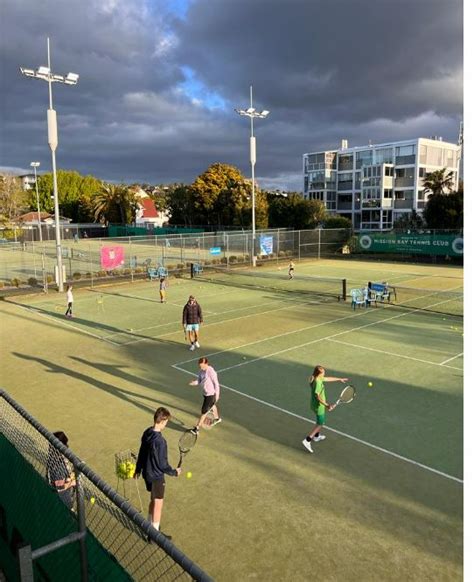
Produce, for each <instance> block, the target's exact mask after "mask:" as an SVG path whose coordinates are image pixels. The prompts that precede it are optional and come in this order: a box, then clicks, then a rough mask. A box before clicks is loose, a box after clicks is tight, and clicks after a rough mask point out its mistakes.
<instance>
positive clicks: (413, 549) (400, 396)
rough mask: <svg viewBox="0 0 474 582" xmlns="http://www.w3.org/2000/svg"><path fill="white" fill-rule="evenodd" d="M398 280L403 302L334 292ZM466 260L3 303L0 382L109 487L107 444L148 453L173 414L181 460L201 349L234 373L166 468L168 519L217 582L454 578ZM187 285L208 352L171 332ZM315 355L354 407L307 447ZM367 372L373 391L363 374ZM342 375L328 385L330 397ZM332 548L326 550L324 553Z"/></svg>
mask: <svg viewBox="0 0 474 582" xmlns="http://www.w3.org/2000/svg"><path fill="white" fill-rule="evenodd" d="M343 279H346V286H347V291H348V292H349V291H350V289H351V288H353V287H358V286H362V285H366V284H367V281H387V282H388V283H389V284H390V285H392V286H393V287H395V289H396V290H397V301H396V303H395V304H394V305H383V304H379V305H378V306H377V307H370V308H368V309H364V308H360V309H359V308H358V309H356V310H352V309H351V305H350V300H348V301H345V302H344V301H341V300H338V296H339V298H340V296H341V290H342V280H343ZM462 293H463V273H462V269H461V268H458V267H439V266H426V265H419V264H417V265H412V264H395V263H381V262H379V263H374V262H369V261H367V262H362V261H359V262H356V261H341V260H321V261H315V262H311V261H307V262H301V263H298V264H297V265H296V275H295V279H294V280H293V281H289V280H288V279H287V274H286V270H285V268H282V269H277V268H275V267H269V268H263V267H262V268H259V270H258V273H257V276H255V275H253V276H251V275H249V274H248V272H247V273H246V272H244V273H241V274H237V273H236V272H235V273H234V272H233V273H230V274H229V273H226V272H225V271H219V272H216V270H213V271H211V270H209V271H207V270H206V269H205V272H204V273H203V276H201V277H197V278H195V279H193V280H191V279H187V278H176V279H171V280H170V285H169V288H168V293H167V294H168V302H167V303H166V304H163V305H162V304H160V303H159V294H158V286H157V284H156V283H151V282H149V281H137V282H135V283H133V284H131V283H129V282H128V283H124V284H121V285H113V286H112V285H111V286H101V287H95V288H94V289H93V290H91V289H78V290H76V291H75V303H74V310H75V315H74V319H72V320H67V319H65V318H64V315H63V312H64V311H65V305H64V298H63V297H58V296H57V295H54V294H49V295H48V296H35V297H33V296H30V297H17V298H16V299H15V300H14V301H13V300H11V301H9V302H2V304H1V310H2V317H3V321H4V326H3V330H2V331H3V333H2V343H3V347H4V353H5V354H6V355H5V358H4V367H3V374H2V384H3V386H4V388H5V389H6V390H7V391H9V392H10V393H11V394H12V396H14V397H15V398H16V399H17V400H18V401H19V402H20V403H21V404H22V405H23V406H25V407H26V408H28V409H29V410H30V412H31V413H32V414H34V415H35V416H36V417H37V418H38V419H39V420H40V421H41V422H43V423H44V424H45V425H46V426H48V428H50V429H51V430H65V431H66V432H67V433H68V436H69V438H70V443H71V447H72V448H73V449H74V450H75V451H76V452H77V453H78V454H79V456H81V457H83V458H84V459H85V460H86V461H87V462H88V463H89V464H90V465H91V466H92V467H93V468H94V469H95V470H97V471H98V472H99V473H100V474H101V475H103V477H104V478H105V479H106V480H108V481H109V482H110V483H112V484H114V483H115V476H114V464H113V460H114V453H115V452H117V451H119V450H122V449H127V448H132V449H137V447H138V444H139V438H140V436H141V433H142V431H143V430H144V428H146V427H147V426H149V425H150V424H151V417H152V413H153V411H154V410H155V409H156V407H157V406H159V405H164V406H167V407H169V408H170V410H171V411H172V414H173V419H172V422H170V423H169V428H168V429H167V433H166V436H167V439H168V442H169V450H170V460H171V462H172V463H176V461H177V441H178V439H179V436H180V434H181V432H182V430H183V428H184V427H190V426H192V425H193V423H194V421H195V420H196V417H197V414H198V410H199V407H200V402H201V395H200V393H199V391H198V390H196V389H195V388H192V387H189V386H188V383H189V381H190V380H192V379H193V377H194V375H195V374H196V373H197V370H198V366H197V361H198V359H199V357H201V356H203V355H206V356H208V358H209V360H210V363H211V365H213V367H214V368H215V369H216V370H217V372H218V374H219V378H220V381H221V384H222V385H223V386H224V389H223V394H222V397H221V409H222V417H223V420H224V422H223V423H222V424H221V425H219V426H217V427H215V428H213V429H212V430H210V431H206V432H204V433H203V434H202V435H200V437H199V442H198V445H197V446H196V448H195V449H194V450H193V452H192V453H191V454H190V455H189V456H188V457H187V459H186V469H185V470H190V471H192V473H193V477H192V478H191V479H186V478H184V477H181V478H180V479H177V480H173V479H171V478H170V479H169V480H168V491H167V497H166V501H165V509H164V514H163V528H164V530H165V531H169V532H170V533H172V534H173V540H174V541H175V542H176V544H177V545H178V547H180V548H181V549H182V550H183V551H185V552H186V553H187V554H188V555H189V556H190V557H191V558H192V559H195V560H196V561H197V562H198V563H199V564H200V565H201V567H203V568H204V569H205V570H206V571H208V572H209V574H211V575H212V576H214V577H215V579H217V580H226V581H227V580H232V581H233V580H236V581H237V580H247V579H256V580H286V579H291V580H308V579H310V578H312V577H314V573H315V571H317V572H318V577H324V578H325V579H328V580H361V579H364V580H399V579H407V580H461V579H462V488H463V485H462V479H463V475H462V470H463V468H462V455H463V451H462V429H463V427H462V405H463V401H462V387H463V318H462ZM190 294H193V295H195V296H196V298H197V300H198V301H199V303H200V304H201V306H202V309H203V313H204V325H203V328H202V335H201V346H202V347H201V348H200V349H199V350H197V351H196V352H190V351H189V350H188V349H187V347H188V346H187V345H186V343H185V341H184V337H183V331H182V327H181V325H180V319H181V311H182V307H183V305H184V303H185V301H186V299H187V297H188V296H189V295H190ZM315 364H322V365H324V366H325V367H326V369H327V371H328V375H334V376H347V377H349V378H350V381H351V383H353V384H354V385H355V387H356V389H357V396H356V399H355V400H354V402H353V403H351V404H350V405H347V406H342V405H341V406H339V407H338V408H337V409H336V410H335V411H334V412H333V413H331V414H329V416H328V429H327V431H326V434H327V439H326V440H325V441H324V442H321V443H317V444H314V445H313V448H314V450H315V453H314V454H313V455H310V454H309V453H308V452H307V451H305V450H304V448H303V446H302V444H301V441H302V439H303V437H304V436H305V435H306V434H307V433H308V432H309V430H310V428H311V426H312V424H313V417H312V413H311V411H310V409H309V388H308V382H307V379H308V376H309V375H310V373H311V371H312V369H313V367H314V366H315ZM368 382H372V383H373V386H372V387H369V386H368ZM341 386H342V385H340V384H331V383H328V384H327V385H326V393H327V395H328V398H329V400H330V401H332V402H334V401H335V400H336V399H337V396H338V394H339V391H340V388H341ZM322 556H323V557H322Z"/></svg>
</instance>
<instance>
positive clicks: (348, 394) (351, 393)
mask: <svg viewBox="0 0 474 582" xmlns="http://www.w3.org/2000/svg"><path fill="white" fill-rule="evenodd" d="M355 395H356V390H355V388H354V386H352V385H351V384H348V385H347V386H346V387H345V388H344V389H343V390H342V392H341V395H340V396H339V398H338V399H337V401H336V404H334V408H336V406H339V404H341V402H342V404H349V402H352V401H353V400H354V398H355Z"/></svg>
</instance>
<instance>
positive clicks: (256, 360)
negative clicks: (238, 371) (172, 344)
mask: <svg viewBox="0 0 474 582" xmlns="http://www.w3.org/2000/svg"><path fill="white" fill-rule="evenodd" d="M448 301H450V300H449V299H448ZM441 303H446V301H440V302H439V303H435V304H434V305H431V306H430V307H435V306H436V305H440V304H441ZM415 311H419V309H418V308H416V307H415V308H414V309H410V311H407V312H406V313H399V314H398V315H392V316H391V317H386V318H385V319H378V320H377V321H372V322H371V323H365V324H364V325H360V326H359V327H354V328H352V329H347V330H345V331H338V332H337V333H334V334H331V335H327V336H323V337H320V338H318V339H317V340H312V341H310V342H306V343H304V344H300V345H298V346H292V347H291V348H285V349H284V350H279V351H278V352H273V353H272V354H267V355H266V356H259V357H258V358H252V359H251V360H246V361H245V362H240V363H239V364H234V365H233V366H228V367H227V368H221V369H220V370H216V372H219V373H220V372H227V370H232V369H233V368H240V367H241V366H247V364H252V363H253V362H258V361H260V360H266V359H267V358H271V357H273V356H278V355H280V354H284V353H286V352H291V351H293V350H297V349H299V348H304V347H306V346H311V345H313V344H317V343H319V342H322V341H324V340H328V339H331V338H333V337H338V336H340V335H345V334H346V333H352V332H353V331H358V330H359V329H365V328H367V327H371V326H372V325H378V324H379V323H384V322H386V321H391V320H392V319H398V318H400V317H405V316H406V315H410V313H413V312H415Z"/></svg>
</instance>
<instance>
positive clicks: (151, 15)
mask: <svg viewBox="0 0 474 582" xmlns="http://www.w3.org/2000/svg"><path fill="white" fill-rule="evenodd" d="M0 22H1V24H0V26H1V28H2V30H1V35H0V38H1V40H0V43H1V47H0V48H1V59H2V61H1V62H2V69H1V75H0V94H1V114H2V120H1V121H2V127H1V130H2V142H1V151H0V153H1V158H0V167H2V168H4V169H5V168H10V169H12V170H13V169H14V170H17V171H20V170H25V171H26V170H29V163H30V162H31V161H33V160H34V161H40V162H41V170H42V171H51V156H50V151H49V147H48V145H47V130H46V108H47V106H48V91H47V84H46V83H45V82H43V81H38V80H35V79H27V78H25V77H22V76H21V75H20V73H19V70H18V67H19V66H23V67H27V68H36V67H37V66H39V65H44V64H46V62H47V57H46V37H47V36H48V35H49V36H50V37H51V49H52V70H53V71H54V72H56V73H67V72H68V71H73V72H76V73H78V74H79V75H80V79H79V84H78V85H77V86H73V87H69V86H65V85H59V84H55V85H54V86H53V98H54V107H55V109H56V110H57V112H58V119H59V147H58V151H57V164H58V168H62V169H74V170H78V171H79V172H81V173H83V174H93V175H95V176H97V177H99V178H101V179H103V180H110V181H125V182H135V181H136V182H149V183H152V184H157V183H163V182H186V183H190V182H192V181H193V180H194V178H195V177H196V176H197V175H198V174H199V173H201V172H203V171H204V170H205V169H206V168H207V166H208V165H209V164H211V163H213V162H223V163H229V164H234V165H236V166H238V167H239V168H240V169H241V170H242V171H243V172H244V173H245V174H246V175H248V174H249V173H250V168H249V162H248V159H249V153H248V149H249V147H248V141H249V132H250V126H249V120H248V119H247V118H243V117H239V116H238V115H237V114H236V113H235V112H234V108H235V107H238V108H245V107H248V105H249V85H250V84H253V87H254V105H255V106H256V107H257V108H258V109H269V110H270V112H271V113H270V115H269V117H268V118H267V119H266V120H257V121H256V123H255V131H256V136H257V166H256V175H257V179H258V181H259V184H260V185H262V186H264V187H278V188H282V189H296V190H301V189H302V176H301V167H302V154H303V153H305V152H309V151H316V150H320V149H324V148H334V147H338V145H339V144H340V140H341V139H343V138H346V139H348V140H349V145H364V144H367V143H368V141H369V140H371V141H372V143H377V142H386V141H391V140H398V139H408V138H413V137H421V136H424V137H429V136H431V135H439V136H443V138H444V139H445V140H450V141H456V139H457V133H458V124H459V120H460V119H461V116H462V66H463V63H462V2H461V0H448V1H446V0H2V1H1V8H0Z"/></svg>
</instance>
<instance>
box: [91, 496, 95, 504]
mask: <svg viewBox="0 0 474 582" xmlns="http://www.w3.org/2000/svg"><path fill="white" fill-rule="evenodd" d="M90 502H91V505H94V503H95V497H91V498H90Z"/></svg>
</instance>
